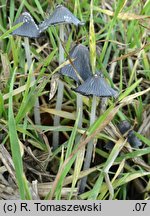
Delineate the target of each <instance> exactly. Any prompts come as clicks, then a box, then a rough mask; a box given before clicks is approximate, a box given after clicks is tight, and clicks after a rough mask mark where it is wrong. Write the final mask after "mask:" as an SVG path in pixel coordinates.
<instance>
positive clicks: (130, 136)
mask: <svg viewBox="0 0 150 216" xmlns="http://www.w3.org/2000/svg"><path fill="white" fill-rule="evenodd" d="M128 143H130V145H131V146H132V147H133V148H138V147H139V146H141V145H142V142H141V141H140V140H139V139H138V137H136V135H135V133H134V131H133V130H131V131H129V133H128Z"/></svg>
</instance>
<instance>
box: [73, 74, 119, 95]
mask: <svg viewBox="0 0 150 216" xmlns="http://www.w3.org/2000/svg"><path fill="white" fill-rule="evenodd" d="M74 91H76V92H78V93H80V94H82V95H86V96H93V95H95V96H97V97H116V96H117V95H118V92H117V91H115V90H114V89H113V88H111V87H110V86H109V85H108V84H107V82H106V81H105V79H104V78H103V75H102V74H101V73H98V74H95V75H93V76H91V77H89V78H88V79H87V80H85V82H84V83H83V84H81V85H80V86H78V87H77V88H76V89H74Z"/></svg>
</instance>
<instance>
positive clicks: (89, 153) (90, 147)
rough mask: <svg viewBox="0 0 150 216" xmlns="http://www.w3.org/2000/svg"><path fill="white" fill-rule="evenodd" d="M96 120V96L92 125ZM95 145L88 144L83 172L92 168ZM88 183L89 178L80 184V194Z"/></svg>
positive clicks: (91, 115) (91, 118)
mask: <svg viewBox="0 0 150 216" xmlns="http://www.w3.org/2000/svg"><path fill="white" fill-rule="evenodd" d="M95 119H96V96H93V98H92V107H91V114H90V125H92V124H93V123H94V122H95ZM93 144H94V141H93V140H91V141H90V142H89V143H88V144H87V149H86V155H85V162H84V165H83V170H87V169H89V167H90V164H91V159H92V152H93ZM86 182H87V176H85V177H84V178H82V179H81V183H80V188H79V192H80V193H83V192H84V190H85V187H86Z"/></svg>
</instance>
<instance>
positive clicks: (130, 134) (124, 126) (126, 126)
mask: <svg viewBox="0 0 150 216" xmlns="http://www.w3.org/2000/svg"><path fill="white" fill-rule="evenodd" d="M117 127H118V129H119V131H120V133H121V134H122V135H124V134H126V133H127V138H128V139H127V141H128V143H130V145H131V146H132V147H133V148H138V147H139V146H141V145H142V143H141V141H140V140H139V139H138V138H137V137H136V135H135V133H134V130H132V129H131V124H130V123H129V122H128V121H126V120H124V121H121V122H120V123H119V124H118V126H117Z"/></svg>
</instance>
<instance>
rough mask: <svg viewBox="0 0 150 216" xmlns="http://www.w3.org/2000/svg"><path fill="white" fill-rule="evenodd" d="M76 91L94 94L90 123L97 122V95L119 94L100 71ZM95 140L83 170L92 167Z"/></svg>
mask: <svg viewBox="0 0 150 216" xmlns="http://www.w3.org/2000/svg"><path fill="white" fill-rule="evenodd" d="M75 91H76V92H79V93H80V94H83V95H85V96H92V107H91V114H90V125H92V124H93V123H94V122H95V119H96V105H97V103H96V102H97V101H96V97H114V96H116V95H117V92H116V91H115V90H114V89H112V88H111V87H110V86H109V85H108V84H107V82H106V81H105V79H104V77H103V75H102V73H100V72H98V73H96V74H94V75H93V76H91V77H89V78H88V79H87V80H85V82H84V83H82V84H81V85H80V86H78V87H77V88H76V89H75ZM93 145H94V140H91V142H89V143H88V144H87V149H86V156H85V161H84V165H83V170H87V169H88V168H89V167H90V163H91V159H92V152H93ZM86 182H87V177H85V178H83V179H81V183H80V187H79V191H80V193H83V192H84V190H85V187H86Z"/></svg>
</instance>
